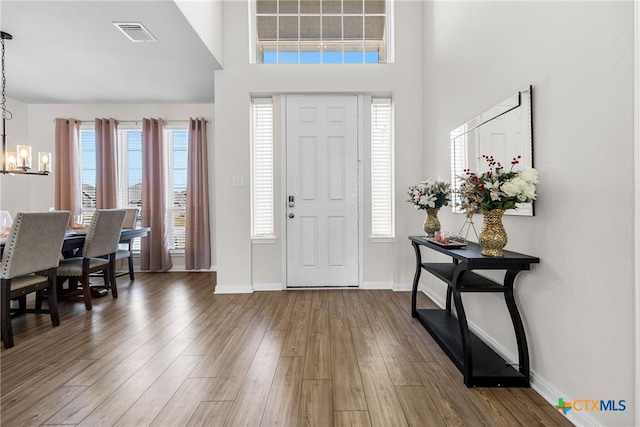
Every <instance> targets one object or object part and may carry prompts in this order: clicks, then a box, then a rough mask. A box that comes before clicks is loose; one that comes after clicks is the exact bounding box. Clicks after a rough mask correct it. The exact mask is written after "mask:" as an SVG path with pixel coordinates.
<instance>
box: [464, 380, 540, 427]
mask: <svg viewBox="0 0 640 427" xmlns="http://www.w3.org/2000/svg"><path fill="white" fill-rule="evenodd" d="M474 394H475V395H477V396H479V399H478V400H479V401H480V402H482V403H483V404H484V405H485V407H486V408H488V409H489V411H488V415H490V416H491V417H492V418H493V422H492V425H501V426H505V427H508V426H515V425H518V424H520V423H519V422H518V420H517V419H516V417H515V416H514V415H513V414H512V412H511V411H510V410H508V409H507V408H506V407H505V406H504V405H503V403H502V402H500V401H499V400H497V399H495V398H494V397H493V394H492V393H491V390H489V389H477V390H474ZM520 425H531V424H527V423H526V422H524V423H523V424H520Z"/></svg>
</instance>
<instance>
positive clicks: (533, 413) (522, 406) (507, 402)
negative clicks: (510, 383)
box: [488, 388, 558, 426]
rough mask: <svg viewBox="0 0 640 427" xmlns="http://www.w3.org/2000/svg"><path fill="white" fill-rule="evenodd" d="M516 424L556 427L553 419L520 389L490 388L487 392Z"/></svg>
mask: <svg viewBox="0 0 640 427" xmlns="http://www.w3.org/2000/svg"><path fill="white" fill-rule="evenodd" d="M488 391H489V392H490V393H491V394H492V395H493V396H495V398H496V400H498V401H499V402H500V403H501V404H502V405H503V406H504V407H505V408H508V410H509V412H511V414H512V415H513V417H514V418H515V419H517V420H518V422H520V423H522V424H524V425H539V426H557V425H558V424H557V423H556V422H555V420H554V419H552V418H551V417H549V415H547V414H546V413H545V412H544V411H543V410H541V409H540V407H539V406H538V405H536V404H535V403H534V402H533V401H531V399H529V398H528V397H527V395H526V394H525V393H523V392H522V389H518V388H510V389H508V388H492V389H489V390H488Z"/></svg>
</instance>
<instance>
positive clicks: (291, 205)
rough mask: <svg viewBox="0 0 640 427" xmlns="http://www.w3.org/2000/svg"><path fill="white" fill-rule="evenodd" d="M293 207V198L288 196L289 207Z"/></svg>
mask: <svg viewBox="0 0 640 427" xmlns="http://www.w3.org/2000/svg"><path fill="white" fill-rule="evenodd" d="M294 205H295V203H294V199H293V196H289V207H290V208H292V207H293V206H294Z"/></svg>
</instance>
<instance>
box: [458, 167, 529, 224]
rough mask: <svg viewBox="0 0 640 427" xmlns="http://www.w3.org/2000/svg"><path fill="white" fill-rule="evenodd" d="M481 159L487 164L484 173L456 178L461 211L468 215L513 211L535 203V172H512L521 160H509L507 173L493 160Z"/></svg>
mask: <svg viewBox="0 0 640 427" xmlns="http://www.w3.org/2000/svg"><path fill="white" fill-rule="evenodd" d="M482 157H483V158H484V159H485V160H486V161H487V162H488V163H489V170H488V171H487V172H485V173H483V174H482V175H480V176H478V175H476V174H475V173H473V172H471V171H470V170H469V169H465V171H464V172H465V174H466V176H463V177H458V178H459V179H460V180H461V181H462V184H461V185H460V189H459V190H458V193H459V194H460V196H461V199H462V203H461V207H462V208H463V209H465V210H467V211H468V212H478V211H490V210H495V209H516V207H517V206H516V205H517V203H531V202H533V201H534V200H535V199H536V197H537V195H536V184H537V183H538V171H537V170H535V169H533V168H528V169H524V170H522V171H514V170H513V167H514V166H515V165H517V164H518V163H520V157H521V156H518V157H515V158H514V159H513V160H511V170H509V171H508V172H505V171H504V167H503V166H502V165H501V164H500V163H499V162H496V161H495V160H494V158H493V156H486V155H483V156H482Z"/></svg>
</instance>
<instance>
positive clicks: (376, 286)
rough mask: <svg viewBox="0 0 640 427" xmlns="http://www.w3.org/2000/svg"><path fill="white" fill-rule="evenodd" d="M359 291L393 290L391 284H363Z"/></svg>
mask: <svg viewBox="0 0 640 427" xmlns="http://www.w3.org/2000/svg"><path fill="white" fill-rule="evenodd" d="M361 289H393V282H363V283H362V288H361Z"/></svg>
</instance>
